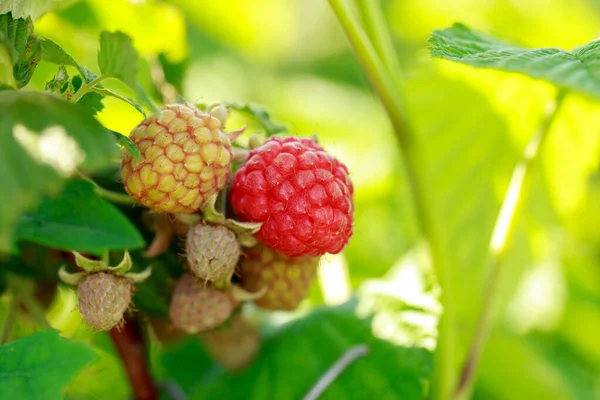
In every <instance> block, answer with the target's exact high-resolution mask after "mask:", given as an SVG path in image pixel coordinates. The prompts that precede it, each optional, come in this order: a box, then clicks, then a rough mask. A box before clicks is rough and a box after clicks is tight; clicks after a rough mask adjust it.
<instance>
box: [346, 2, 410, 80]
mask: <svg viewBox="0 0 600 400" xmlns="http://www.w3.org/2000/svg"><path fill="white" fill-rule="evenodd" d="M357 4H358V10H359V12H360V13H361V15H362V21H363V24H364V27H365V31H366V32H367V34H368V35H369V39H370V40H371V43H372V44H373V47H374V48H375V51H376V52H377V54H378V55H379V57H380V58H381V60H382V61H383V64H384V65H385V67H386V68H387V70H388V73H389V74H390V77H391V78H392V79H393V80H394V81H395V82H396V83H397V84H398V86H400V84H401V82H402V67H401V65H400V61H399V60H398V57H397V56H396V49H395V48H394V41H393V39H392V35H391V33H390V32H389V30H388V28H387V21H386V20H385V17H384V15H383V8H382V7H381V4H380V1H379V0H357Z"/></svg>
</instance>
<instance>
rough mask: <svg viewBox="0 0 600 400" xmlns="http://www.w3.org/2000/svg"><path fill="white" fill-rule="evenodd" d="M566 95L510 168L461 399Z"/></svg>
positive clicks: (459, 387)
mask: <svg viewBox="0 0 600 400" xmlns="http://www.w3.org/2000/svg"><path fill="white" fill-rule="evenodd" d="M565 95H566V92H565V91H564V90H561V91H559V92H558V94H557V96H556V99H555V100H553V101H552V103H551V105H550V106H549V108H548V110H547V112H546V115H545V117H544V120H543V121H542V123H541V125H540V127H539V129H538V131H537V132H536V134H535V135H534V136H533V138H532V139H531V140H530V141H529V143H528V144H527V147H526V148H525V150H524V152H523V156H522V159H521V161H520V162H519V164H518V165H517V166H516V167H515V169H514V171H513V175H512V177H511V180H510V183H509V185H508V189H507V191H506V196H505V197H504V202H503V204H502V207H501V208H500V212H499V213H498V218H497V219H496V224H495V226H494V231H493V233H492V239H491V241H490V261H489V266H490V269H489V271H490V275H489V277H488V279H487V282H486V285H485V286H486V287H485V291H484V298H483V302H482V304H481V311H480V313H479V317H478V320H477V325H476V327H475V336H474V338H473V341H472V343H471V347H470V349H469V353H468V355H467V360H466V362H465V365H464V367H463V370H462V375H461V377H460V380H459V382H458V385H457V387H456V390H455V392H454V399H461V398H463V397H464V396H465V395H468V393H469V392H470V389H471V385H472V383H473V379H474V378H475V371H476V370H477V365H478V364H479V359H480V358H481V353H482V351H483V348H484V346H485V343H486V341H487V338H488V336H489V333H490V330H491V327H492V324H493V320H492V319H493V318H492V311H493V310H494V308H495V306H494V305H495V302H496V301H497V298H496V296H495V293H496V290H497V287H498V283H499V281H500V280H501V274H502V264H503V261H504V259H505V257H506V253H507V251H508V249H509V248H510V243H511V241H512V238H513V236H514V229H515V226H516V222H517V221H518V219H519V215H520V214H521V211H522V209H523V207H524V205H525V203H526V202H527V197H528V194H529V188H530V186H531V179H532V175H533V171H534V169H535V166H536V164H537V161H538V159H539V154H540V150H541V149H542V147H543V145H544V143H545V142H546V139H547V138H548V133H549V132H550V130H551V128H552V124H553V122H554V121H555V119H556V116H557V115H558V113H559V110H560V108H561V105H562V104H563V102H564V98H565Z"/></svg>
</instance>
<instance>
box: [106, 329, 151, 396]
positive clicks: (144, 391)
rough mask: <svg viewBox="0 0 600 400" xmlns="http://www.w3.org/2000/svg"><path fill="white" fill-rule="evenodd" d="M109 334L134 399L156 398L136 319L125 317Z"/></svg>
mask: <svg viewBox="0 0 600 400" xmlns="http://www.w3.org/2000/svg"><path fill="white" fill-rule="evenodd" d="M110 336H111V338H112V340H113V343H114V344H115V347H116V348H117V350H118V351H119V354H120V355H121V360H122V361H123V364H124V366H125V370H126V371H127V375H128V376H129V382H130V383H131V388H132V390H133V395H134V399H135V400H158V399H159V395H158V391H157V390H156V386H155V385H154V382H153V381H152V376H150V371H149V369H148V360H147V359H146V349H145V346H144V338H143V335H142V330H141V328H140V325H139V323H138V322H137V320H135V319H127V320H126V322H125V323H124V324H123V326H122V327H120V328H113V329H111V331H110Z"/></svg>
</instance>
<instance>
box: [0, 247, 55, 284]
mask: <svg viewBox="0 0 600 400" xmlns="http://www.w3.org/2000/svg"><path fill="white" fill-rule="evenodd" d="M18 252H19V254H18V255H11V257H10V258H8V259H6V260H3V261H1V262H0V269H5V270H7V271H10V272H12V273H13V274H16V275H20V276H24V277H27V278H30V279H35V280H37V281H45V282H58V281H59V277H58V270H59V269H60V267H61V266H64V265H65V262H66V259H65V258H64V257H63V256H62V254H61V251H60V250H56V249H51V248H49V247H45V246H41V245H39V244H35V243H30V242H21V243H19V244H18Z"/></svg>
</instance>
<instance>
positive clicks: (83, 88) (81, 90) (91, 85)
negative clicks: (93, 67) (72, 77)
mask: <svg viewBox="0 0 600 400" xmlns="http://www.w3.org/2000/svg"><path fill="white" fill-rule="evenodd" d="M106 78H108V76H105V75H100V76H99V77H97V78H96V79H94V80H92V81H90V82H88V83H84V84H83V85H81V87H80V88H79V90H78V91H77V93H75V95H74V96H73V97H71V101H72V102H73V103H77V102H78V101H79V99H81V98H82V97H83V95H85V94H86V93H89V92H90V91H91V90H92V89H93V88H94V86H96V85H97V84H99V83H100V82H102V81H103V80H105V79H106Z"/></svg>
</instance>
